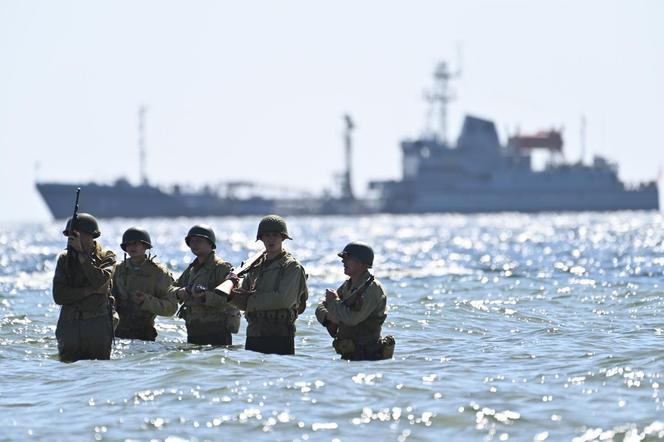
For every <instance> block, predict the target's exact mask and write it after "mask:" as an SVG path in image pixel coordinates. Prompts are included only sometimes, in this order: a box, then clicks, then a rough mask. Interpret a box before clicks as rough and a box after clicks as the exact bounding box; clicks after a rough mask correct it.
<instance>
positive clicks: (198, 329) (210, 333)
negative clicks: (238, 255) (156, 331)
mask: <svg viewBox="0 0 664 442" xmlns="http://www.w3.org/2000/svg"><path fill="white" fill-rule="evenodd" d="M184 240H185V242H186V244H187V246H189V248H190V249H191V253H193V254H194V255H195V256H196V259H194V261H193V262H192V263H191V264H189V266H188V267H187V268H186V269H185V271H184V272H183V273H182V275H180V277H179V278H178V279H177V281H175V283H174V284H173V286H171V288H170V289H169V293H170V296H171V297H172V298H173V299H177V301H179V302H180V304H181V306H180V310H179V313H178V317H180V318H183V319H184V320H185V324H186V326H187V342H189V343H192V344H199V345H231V344H232V337H231V333H237V332H238V329H239V327H240V312H239V311H238V310H237V308H235V306H233V305H232V304H230V303H229V302H228V297H227V296H224V295H221V294H220V293H218V292H217V291H216V290H215V288H216V287H217V286H219V285H220V284H221V283H222V282H224V281H225V280H227V279H231V280H236V279H237V277H236V276H235V275H234V274H233V273H232V270H233V267H232V266H231V264H229V263H228V262H226V261H224V260H222V259H221V258H219V257H217V255H216V254H215V249H216V248H217V244H216V237H215V234H214V231H213V230H212V228H211V227H210V226H208V225H203V224H199V225H195V226H193V227H192V228H191V229H189V233H187V236H186V237H185V239H184Z"/></svg>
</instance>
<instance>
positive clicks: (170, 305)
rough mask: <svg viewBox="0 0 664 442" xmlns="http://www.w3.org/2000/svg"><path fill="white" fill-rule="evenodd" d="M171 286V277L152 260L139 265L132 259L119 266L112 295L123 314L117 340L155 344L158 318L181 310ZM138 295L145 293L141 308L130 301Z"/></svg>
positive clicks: (116, 332) (116, 330)
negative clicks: (143, 341)
mask: <svg viewBox="0 0 664 442" xmlns="http://www.w3.org/2000/svg"><path fill="white" fill-rule="evenodd" d="M172 285H173V277H172V276H171V273H170V272H169V271H168V270H167V269H166V268H165V267H164V266H162V265H161V264H158V263H156V262H154V261H153V260H152V259H145V260H144V261H143V262H142V263H140V264H138V265H135V264H134V263H133V262H132V261H131V260H129V259H127V260H125V261H124V262H122V263H120V264H118V265H117V266H116V267H115V273H114V274H113V294H114V295H115V299H116V303H117V310H118V313H119V314H120V323H119V324H118V327H117V328H116V329H115V336H116V337H118V338H125V339H142V340H145V341H154V340H155V338H156V337H157V330H156V329H155V327H154V319H155V317H156V316H157V315H159V316H173V315H174V314H175V312H176V311H177V308H178V303H177V300H176V299H175V298H174V297H173V296H170V295H169V289H170V288H171V286H172ZM137 291H140V292H143V293H145V299H144V301H143V302H142V303H141V304H137V303H135V302H134V301H132V299H131V295H132V294H133V293H135V292H137Z"/></svg>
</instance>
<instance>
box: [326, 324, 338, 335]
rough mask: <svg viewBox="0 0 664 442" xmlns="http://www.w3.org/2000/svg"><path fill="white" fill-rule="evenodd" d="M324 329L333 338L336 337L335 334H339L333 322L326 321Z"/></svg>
mask: <svg viewBox="0 0 664 442" xmlns="http://www.w3.org/2000/svg"><path fill="white" fill-rule="evenodd" d="M325 328H326V329H327V332H328V333H329V335H330V336H331V337H333V338H336V337H337V333H338V332H339V326H338V325H337V324H335V323H334V322H330V321H327V323H326V324H325Z"/></svg>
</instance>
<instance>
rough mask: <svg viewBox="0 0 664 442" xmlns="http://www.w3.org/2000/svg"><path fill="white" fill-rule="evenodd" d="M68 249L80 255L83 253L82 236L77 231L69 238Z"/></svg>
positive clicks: (71, 233)
mask: <svg viewBox="0 0 664 442" xmlns="http://www.w3.org/2000/svg"><path fill="white" fill-rule="evenodd" d="M67 247H71V248H72V249H74V250H76V251H77V252H78V253H83V245H82V244H81V235H80V234H79V233H78V232H77V231H76V230H72V231H71V232H70V233H69V236H68V237H67Z"/></svg>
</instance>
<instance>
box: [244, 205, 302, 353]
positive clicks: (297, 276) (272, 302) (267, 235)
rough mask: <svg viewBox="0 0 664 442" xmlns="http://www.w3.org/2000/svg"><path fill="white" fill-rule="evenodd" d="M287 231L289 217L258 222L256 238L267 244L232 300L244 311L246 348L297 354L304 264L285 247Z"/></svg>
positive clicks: (268, 218)
mask: <svg viewBox="0 0 664 442" xmlns="http://www.w3.org/2000/svg"><path fill="white" fill-rule="evenodd" d="M286 239H292V238H291V237H290V236H289V235H288V228H287V226H286V221H285V220H284V219H283V218H282V217H280V216H277V215H268V216H266V217H264V218H263V219H262V220H261V221H260V223H259V224H258V232H257V234H256V241H258V240H260V241H262V242H263V244H264V246H265V252H264V253H263V255H262V256H261V257H260V258H259V259H258V260H257V261H256V262H255V263H254V264H253V265H252V266H251V267H250V269H249V270H248V271H247V273H246V277H245V278H244V279H243V280H242V286H241V288H240V289H236V290H234V291H233V298H232V302H233V303H234V304H235V305H236V306H238V307H239V308H240V310H244V311H245V317H246V318H247V322H248V325H247V341H246V344H245V349H247V350H252V351H257V352H261V353H274V354H282V355H292V354H295V320H296V319H297V317H298V315H300V314H302V312H303V311H304V309H305V307H306V304H307V297H308V290H307V276H306V274H305V272H304V268H303V267H302V266H301V265H300V263H299V262H297V260H296V259H295V258H294V257H293V255H291V254H290V253H289V252H288V251H287V250H286V249H284V247H283V242H284V241H285V240H286Z"/></svg>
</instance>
